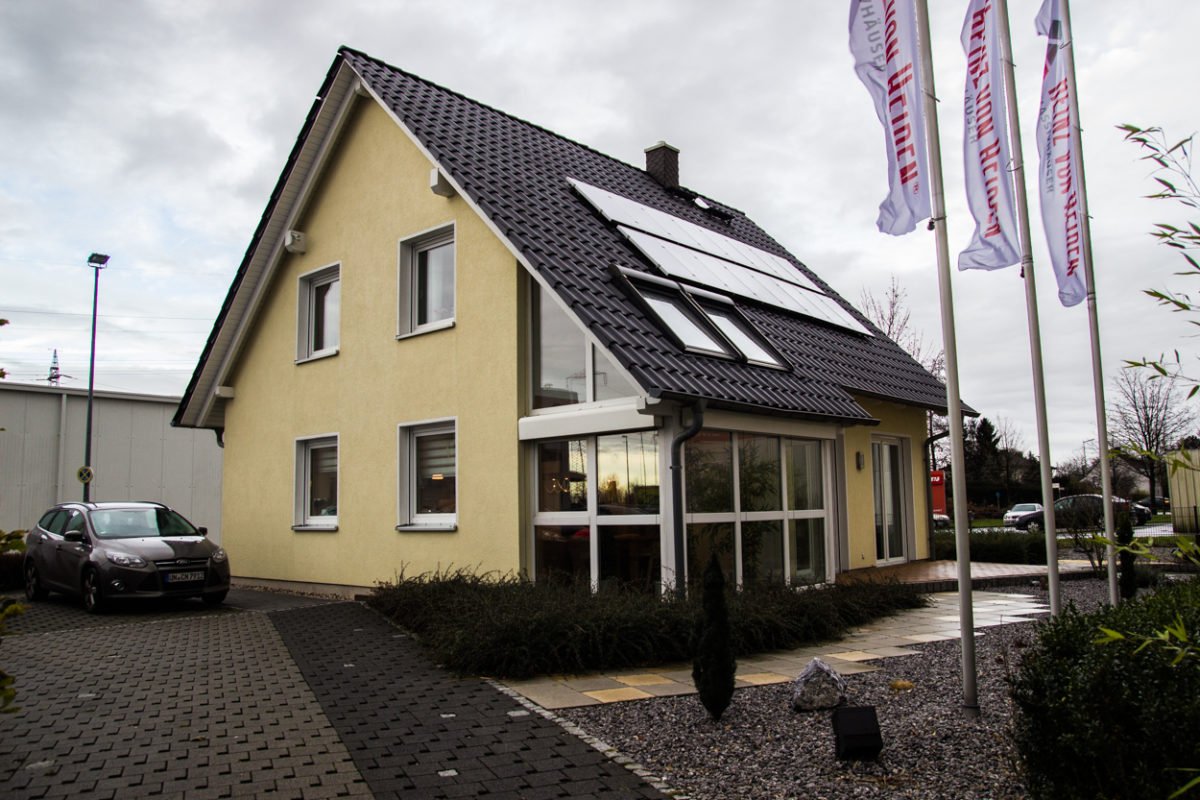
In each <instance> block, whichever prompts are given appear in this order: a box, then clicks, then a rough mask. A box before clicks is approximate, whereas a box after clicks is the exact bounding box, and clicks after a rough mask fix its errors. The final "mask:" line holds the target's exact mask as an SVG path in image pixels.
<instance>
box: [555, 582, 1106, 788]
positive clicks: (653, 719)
mask: <svg viewBox="0 0 1200 800" xmlns="http://www.w3.org/2000/svg"><path fill="white" fill-rule="evenodd" d="M1061 586H1062V596H1063V599H1064V601H1074V602H1075V604H1076V605H1077V606H1079V607H1080V608H1081V609H1090V608H1093V607H1096V606H1097V605H1099V604H1101V603H1103V602H1105V600H1106V598H1107V588H1106V584H1105V583H1104V582H1103V581H1096V580H1074V581H1063V582H1062V584H1061ZM993 591H1009V592H1021V593H1028V594H1030V595H1033V596H1036V597H1039V598H1041V599H1043V600H1045V598H1046V594H1045V592H1044V591H1042V590H1040V589H1038V588H1037V587H1031V586H1029V585H1028V584H1026V585H1025V586H1021V587H1014V588H1008V589H1000V590H993ZM1033 636H1034V623H1018V624H1013V625H1003V626H996V627H990V628H986V629H983V630H982V631H980V632H979V635H978V636H977V637H976V661H977V673H978V678H977V686H978V697H979V707H980V710H981V712H982V713H981V714H980V716H979V717H978V718H970V717H969V716H968V715H967V714H965V713H964V710H963V708H962V660H961V659H962V650H961V647H960V643H959V641H958V640H957V639H955V640H951V641H944V642H933V643H930V644H927V645H918V646H914V647H913V649H914V650H919V654H918V655H912V656H901V657H896V658H886V659H881V660H879V661H876V662H872V663H874V664H876V665H878V666H879V667H880V669H879V670H878V671H877V672H869V673H861V674H857V675H849V676H846V682H847V684H848V687H849V688H848V692H847V697H848V701H849V703H850V704H851V705H873V706H875V707H876V711H877V713H878V715H879V722H880V729H881V731H882V734H883V744H884V747H883V752H882V753H881V754H880V756H879V759H878V760H877V761H874V762H854V761H839V760H838V759H837V758H836V757H835V756H834V739H833V727H832V724H831V716H832V712H830V711H816V712H800V713H798V712H794V711H792V710H791V705H790V700H791V686H790V684H779V685H774V686H763V687H753V688H746V689H738V690H737V691H736V692H735V693H734V697H733V702H732V703H731V704H730V706H729V709H728V710H727V711H726V712H725V714H724V715H723V717H722V718H721V721H720V722H718V723H714V722H712V721H711V720H710V719H709V718H708V714H707V712H705V710H704V708H703V706H701V704H700V701H699V699H698V698H697V697H696V696H695V695H690V696H684V697H664V698H656V699H653V700H640V701H636V702H628V703H613V704H609V705H603V706H590V707H585V708H576V709H568V710H564V711H561V712H559V713H560V714H561V715H562V716H563V717H564V718H566V719H568V720H570V721H571V722H573V723H574V724H576V725H578V726H579V727H580V728H582V729H583V730H584V731H585V732H587V733H588V734H590V735H591V736H594V737H596V738H598V739H600V740H602V741H604V742H605V743H607V744H609V745H611V746H612V747H613V748H615V749H616V750H618V751H620V752H621V753H623V754H624V755H625V756H627V757H629V758H630V759H632V760H633V761H635V762H637V763H639V764H641V765H642V766H643V767H645V768H646V769H647V770H648V771H649V772H650V773H651V774H653V775H654V776H656V777H657V778H659V779H661V780H662V781H663V782H664V783H666V784H667V785H668V786H671V787H673V788H675V789H676V790H677V791H678V792H679V794H680V796H686V797H691V798H695V800H709V799H711V800H717V799H718V798H720V799H721V800H725V799H726V798H728V799H729V800H733V799H734V798H747V799H748V798H754V799H755V800H759V799H760V798H814V799H816V798H843V797H889V798H892V797H897V798H955V799H956V800H968V799H969V798H991V799H992V800H1002V799H1003V798H1023V797H1025V796H1026V793H1025V790H1024V787H1023V786H1022V784H1021V778H1020V774H1019V771H1018V769H1017V765H1016V755H1015V752H1014V749H1013V747H1012V745H1011V743H1010V736H1009V730H1010V724H1011V717H1012V703H1011V701H1010V700H1009V697H1008V687H1007V684H1006V678H1007V677H1008V676H1009V675H1011V674H1012V673H1013V671H1015V669H1016V668H1017V665H1018V664H1019V663H1020V659H1021V653H1022V651H1023V650H1024V649H1025V648H1026V647H1028V646H1029V645H1030V644H1032V642H1033ZM896 680H904V681H909V682H911V683H912V684H913V688H912V689H910V690H895V689H893V688H891V684H892V682H893V681H896Z"/></svg>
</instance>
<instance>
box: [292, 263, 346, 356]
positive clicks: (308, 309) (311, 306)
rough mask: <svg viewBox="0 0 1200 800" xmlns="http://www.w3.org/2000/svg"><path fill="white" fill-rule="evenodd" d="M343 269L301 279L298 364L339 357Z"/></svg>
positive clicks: (331, 268)
mask: <svg viewBox="0 0 1200 800" xmlns="http://www.w3.org/2000/svg"><path fill="white" fill-rule="evenodd" d="M341 271H342V269H341V265H340V264H333V265H332V266H328V267H322V268H321V269H319V270H316V271H314V272H309V273H306V274H304V275H301V276H300V295H299V302H298V304H297V308H298V315H297V316H298V321H297V325H296V329H297V334H296V361H298V362H299V361H308V360H311V359H314V358H324V357H326V356H332V355H337V352H338V345H339V343H340V341H341V320H342V280H341Z"/></svg>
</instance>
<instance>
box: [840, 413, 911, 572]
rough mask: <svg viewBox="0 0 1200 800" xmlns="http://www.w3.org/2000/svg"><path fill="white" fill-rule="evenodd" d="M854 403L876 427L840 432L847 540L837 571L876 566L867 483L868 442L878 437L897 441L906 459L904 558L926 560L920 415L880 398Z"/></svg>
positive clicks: (871, 490) (870, 475) (869, 464)
mask: <svg viewBox="0 0 1200 800" xmlns="http://www.w3.org/2000/svg"><path fill="white" fill-rule="evenodd" d="M855 400H856V401H857V402H858V403H859V404H860V405H861V406H862V407H863V408H864V409H865V410H866V411H867V412H868V413H870V414H871V415H872V416H873V417H875V418H876V419H878V420H879V425H877V426H873V427H865V426H858V427H853V428H847V429H846V430H845V437H844V444H845V454H846V460H845V463H846V497H847V504H846V505H847V508H846V517H847V519H846V530H847V536H848V553H847V554H848V556H849V563H847V564H844V565H842V568H843V569H861V568H863V567H873V566H875V565H876V563H877V552H876V542H875V506H874V504H873V500H874V497H875V489H874V486H873V484H872V480H873V475H874V472H873V468H874V464H873V462H872V458H873V456H872V448H871V443H872V442H873V441H879V440H880V439H892V440H899V442H901V443H902V448H901V449H902V452H904V453H905V455H906V465H907V474H906V475H905V476H904V478H905V488H906V489H907V490H908V492H907V493H909V494H910V497H911V502H910V501H909V500H908V499H907V498H906V503H907V506H906V512H905V519H904V524H905V525H906V526H908V527H907V528H906V531H905V533H906V540H907V542H906V545H905V550H906V552H905V553H904V557H905V558H906V559H907V560H909V561H914V560H919V559H923V558H928V557H929V512H928V508H929V506H928V495H927V493H926V486H927V484H928V482H929V474H928V472H927V470H926V468H925V462H924V457H923V454H922V449H923V447H924V444H925V438H926V437H927V436H928V435H929V434H928V433H927V432H926V419H925V411H924V410H923V409H920V408H915V407H913V406H905V405H900V404H899V403H889V402H885V401H881V400H873V399H868V398H862V397H856V398H855ZM858 453H861V454H862V456H863V468H862V469H861V470H860V469H858V468H857V466H856V463H857V462H856V454H858Z"/></svg>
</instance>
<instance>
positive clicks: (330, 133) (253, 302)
mask: <svg viewBox="0 0 1200 800" xmlns="http://www.w3.org/2000/svg"><path fill="white" fill-rule="evenodd" d="M361 87H362V83H361V81H360V80H359V77H358V75H357V74H356V73H355V71H354V70H353V69H352V68H351V67H350V65H349V64H347V63H346V61H345V60H344V59H342V58H340V57H339V58H338V59H337V60H336V61H335V62H334V64H333V66H332V67H331V69H330V72H329V75H328V76H327V78H326V81H325V85H324V86H323V87H322V89H321V92H320V94H319V95H318V96H317V98H316V100H315V101H314V102H313V107H312V109H311V110H310V111H309V115H308V118H307V120H306V121H305V125H304V128H303V129H302V130H301V133H300V136H299V137H297V139H296V144H295V146H294V147H293V148H292V152H291V155H290V156H289V158H288V162H287V166H286V167H285V168H284V170H283V173H282V174H281V175H280V177H279V181H278V183H277V184H276V186H275V191H274V192H273V193H272V195H271V201H270V203H269V204H268V205H267V209H266V211H264V212H263V217H262V219H261V220H260V222H259V225H258V228H257V230H256V231H255V233H254V238H253V239H252V240H251V243H250V247H249V248H248V249H247V251H246V255H245V257H244V258H243V260H242V264H241V266H240V267H239V268H238V272H237V275H236V276H235V278H234V281H233V284H232V286H231V287H230V289H229V294H228V295H227V296H226V298H225V303H224V304H223V305H222V307H221V311H220V313H219V314H218V315H217V319H216V321H215V322H214V323H213V330H212V333H211V334H210V335H209V338H208V342H207V343H206V345H205V348H204V351H203V353H202V354H201V356H200V361H199V363H198V364H197V366H196V370H195V372H194V373H193V375H192V380H191V383H190V384H189V385H188V388H187V391H186V392H185V393H184V396H183V399H182V400H181V401H180V404H179V409H178V410H177V411H176V414H175V418H174V419H173V420H172V422H171V424H172V425H177V426H181V427H189V428H213V429H220V428H222V427H223V426H224V414H223V403H219V402H218V400H219V397H218V389H219V387H221V386H222V385H223V384H225V383H226V382H227V379H228V377H229V374H230V372H231V371H232V369H233V366H234V365H235V363H236V361H237V357H238V355H239V353H240V352H241V349H242V347H243V345H244V344H245V342H246V336H247V333H248V332H249V330H250V326H251V324H252V322H253V320H254V317H255V314H256V312H257V311H258V309H259V308H260V306H261V305H262V303H263V301H264V300H265V298H266V294H267V290H268V287H269V286H270V284H271V278H272V277H273V276H274V274H275V270H276V269H277V268H278V267H279V264H280V263H281V262H282V260H283V255H284V237H285V236H286V234H287V232H288V231H289V230H291V229H293V228H294V227H295V226H296V223H297V221H298V220H299V219H300V217H301V215H302V214H303V213H304V211H305V208H306V207H307V205H308V202H309V200H310V199H311V197H312V194H313V190H314V188H315V187H316V184H317V181H318V180H319V178H320V175H321V172H322V168H323V167H324V166H325V164H326V162H327V161H328V159H329V156H330V154H331V153H332V152H333V149H334V146H335V144H336V143H337V140H338V137H339V135H340V134H341V131H342V129H343V127H344V125H345V122H346V120H347V118H348V117H349V114H350V110H351V109H352V108H353V106H354V102H355V100H356V99H357V98H358V97H359V95H360V94H361V93H362V88H361Z"/></svg>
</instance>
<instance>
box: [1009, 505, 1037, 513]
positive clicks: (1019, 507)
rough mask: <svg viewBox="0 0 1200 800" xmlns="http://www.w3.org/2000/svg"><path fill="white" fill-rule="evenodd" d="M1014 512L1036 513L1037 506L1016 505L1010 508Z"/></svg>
mask: <svg viewBox="0 0 1200 800" xmlns="http://www.w3.org/2000/svg"><path fill="white" fill-rule="evenodd" d="M1012 510H1013V511H1014V512H1020V511H1037V505H1036V504H1034V503H1017V504H1016V505H1015V506H1013V507H1012Z"/></svg>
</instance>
